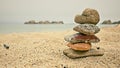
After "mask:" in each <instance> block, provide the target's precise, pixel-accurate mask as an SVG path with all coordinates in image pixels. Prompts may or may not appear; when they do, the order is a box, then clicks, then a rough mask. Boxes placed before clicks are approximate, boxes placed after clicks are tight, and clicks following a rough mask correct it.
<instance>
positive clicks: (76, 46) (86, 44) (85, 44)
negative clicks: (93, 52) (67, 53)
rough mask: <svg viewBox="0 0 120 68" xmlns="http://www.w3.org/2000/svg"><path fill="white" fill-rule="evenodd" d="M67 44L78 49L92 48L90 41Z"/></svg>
mask: <svg viewBox="0 0 120 68" xmlns="http://www.w3.org/2000/svg"><path fill="white" fill-rule="evenodd" d="M67 46H68V47H70V48H71V49H73V50H77V51H88V50H90V49H91V44H90V43H76V44H73V43H68V44H67Z"/></svg>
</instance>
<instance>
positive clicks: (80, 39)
mask: <svg viewBox="0 0 120 68" xmlns="http://www.w3.org/2000/svg"><path fill="white" fill-rule="evenodd" d="M64 39H65V41H67V42H71V43H97V42H99V41H100V39H99V38H97V37H96V36H95V35H84V34H81V33H76V34H73V35H69V36H65V37H64Z"/></svg>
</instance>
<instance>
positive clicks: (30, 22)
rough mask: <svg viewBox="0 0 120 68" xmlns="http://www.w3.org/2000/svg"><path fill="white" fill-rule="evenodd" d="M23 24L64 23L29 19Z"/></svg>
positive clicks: (61, 22)
mask: <svg viewBox="0 0 120 68" xmlns="http://www.w3.org/2000/svg"><path fill="white" fill-rule="evenodd" d="M24 24H64V23H63V21H51V22H50V21H48V20H46V21H39V22H36V21H35V20H30V21H27V22H25V23H24Z"/></svg>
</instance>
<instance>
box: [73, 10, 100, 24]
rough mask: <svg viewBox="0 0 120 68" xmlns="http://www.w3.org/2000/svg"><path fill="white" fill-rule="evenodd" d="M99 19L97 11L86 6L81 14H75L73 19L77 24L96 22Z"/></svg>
mask: <svg viewBox="0 0 120 68" xmlns="http://www.w3.org/2000/svg"><path fill="white" fill-rule="evenodd" d="M99 20H100V16H99V13H98V12H97V10H95V9H90V8H87V9H85V10H84V11H83V13H82V15H81V14H79V15H76V16H75V18H74V21H75V22H76V23H79V24H97V23H98V22H99Z"/></svg>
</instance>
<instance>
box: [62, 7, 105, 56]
mask: <svg viewBox="0 0 120 68" xmlns="http://www.w3.org/2000/svg"><path fill="white" fill-rule="evenodd" d="M74 20H75V22H76V23H78V24H79V25H77V26H75V27H74V28H73V30H74V31H76V32H77V33H76V34H73V35H69V36H66V37H64V39H65V41H67V42H69V43H68V44H67V46H68V47H70V48H69V49H66V50H64V51H63V53H64V54H65V55H66V56H68V57H70V58H79V57H87V56H98V55H103V54H104V53H103V52H102V50H101V49H100V48H96V49H92V48H91V47H92V44H91V43H97V42H99V41H100V39H99V38H98V37H97V36H95V34H96V33H98V32H99V31H100V28H99V27H98V26H96V24H97V23H98V22H99V20H100V17H99V14H98V12H97V11H96V10H95V9H90V8H87V9H85V10H84V11H83V13H82V15H76V16H75V19H74Z"/></svg>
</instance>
